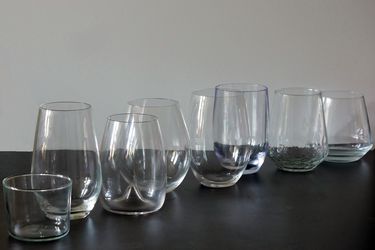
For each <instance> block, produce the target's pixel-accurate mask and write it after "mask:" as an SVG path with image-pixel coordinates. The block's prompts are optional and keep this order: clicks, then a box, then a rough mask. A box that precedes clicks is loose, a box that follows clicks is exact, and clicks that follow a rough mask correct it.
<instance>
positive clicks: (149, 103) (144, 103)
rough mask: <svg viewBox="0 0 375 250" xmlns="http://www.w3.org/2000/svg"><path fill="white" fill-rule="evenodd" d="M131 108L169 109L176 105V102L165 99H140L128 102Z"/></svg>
mask: <svg viewBox="0 0 375 250" xmlns="http://www.w3.org/2000/svg"><path fill="white" fill-rule="evenodd" d="M128 104H129V105H131V106H138V107H150V108H152V107H169V106H176V105H178V101H176V100H173V99H167V98H141V99H135V100H131V101H129V102H128Z"/></svg>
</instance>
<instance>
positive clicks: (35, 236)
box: [8, 225, 69, 242]
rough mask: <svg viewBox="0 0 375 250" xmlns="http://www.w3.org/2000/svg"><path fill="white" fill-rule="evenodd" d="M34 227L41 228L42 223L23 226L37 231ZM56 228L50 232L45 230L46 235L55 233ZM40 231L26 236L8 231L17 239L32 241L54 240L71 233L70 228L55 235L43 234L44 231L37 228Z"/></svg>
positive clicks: (26, 229)
mask: <svg viewBox="0 0 375 250" xmlns="http://www.w3.org/2000/svg"><path fill="white" fill-rule="evenodd" d="M34 227H37V228H40V225H30V226H29V228H23V230H24V231H35V228H34ZM54 230H55V229H51V230H50V231H48V232H45V235H53V233H54V232H52V231H54ZM37 231H38V233H36V234H29V233H27V234H25V236H21V235H15V234H13V233H11V232H9V231H8V234H9V235H10V236H11V237H12V238H14V239H16V240H22V241H31V242H42V241H53V240H58V239H61V238H63V237H64V236H66V235H68V233H69V230H67V231H66V232H65V233H63V234H59V235H54V236H46V237H45V236H43V235H42V232H41V231H40V230H37Z"/></svg>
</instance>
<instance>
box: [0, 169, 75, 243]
mask: <svg viewBox="0 0 375 250" xmlns="http://www.w3.org/2000/svg"><path fill="white" fill-rule="evenodd" d="M71 189H72V182H71V180H70V179H69V178H68V177H65V176H61V175H49V174H46V175H44V174H42V175H31V174H27V175H19V176H14V177H7V178H5V179H4V180H3V193H4V200H5V207H6V214H7V223H8V232H9V235H10V236H12V237H13V238H16V239H18V240H24V241H50V240H56V239H60V238H62V237H64V236H65V235H67V234H68V232H69V228H70V220H69V215H70V199H71Z"/></svg>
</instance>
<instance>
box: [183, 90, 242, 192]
mask: <svg viewBox="0 0 375 250" xmlns="http://www.w3.org/2000/svg"><path fill="white" fill-rule="evenodd" d="M214 99H215V89H213V88H212V89H203V90H197V91H194V92H193V93H192V96H191V100H190V121H189V135H190V151H191V153H190V156H191V169H192V171H193V174H194V176H195V178H196V179H197V180H198V181H199V182H200V183H201V184H202V185H204V186H208V187H226V186H231V185H232V184H233V182H236V181H237V179H238V176H239V173H240V172H241V171H242V169H229V168H225V167H223V166H222V165H221V164H220V163H219V162H218V160H217V158H216V155H215V152H214V139H213V126H212V120H213V110H214Z"/></svg>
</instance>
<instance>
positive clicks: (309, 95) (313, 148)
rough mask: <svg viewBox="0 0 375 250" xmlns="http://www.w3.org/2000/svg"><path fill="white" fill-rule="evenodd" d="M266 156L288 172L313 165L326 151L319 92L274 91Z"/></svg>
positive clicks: (302, 169) (323, 156) (315, 164)
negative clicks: (267, 154) (268, 147)
mask: <svg viewBox="0 0 375 250" xmlns="http://www.w3.org/2000/svg"><path fill="white" fill-rule="evenodd" d="M271 111H272V112H271V131H270V134H271V135H270V149H269V155H270V157H271V159H272V160H273V161H274V162H275V164H276V166H277V167H278V168H279V169H281V170H285V171H290V172H306V171H311V170H313V169H314V168H316V167H317V166H318V165H319V164H320V163H321V162H322V161H323V160H324V159H325V157H326V156H327V154H328V144H327V134H326V127H325V122H324V112H323V102H322V96H321V92H320V91H319V90H315V89H307V88H285V89H279V90H276V91H275V97H274V105H273V109H272V110H271Z"/></svg>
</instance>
